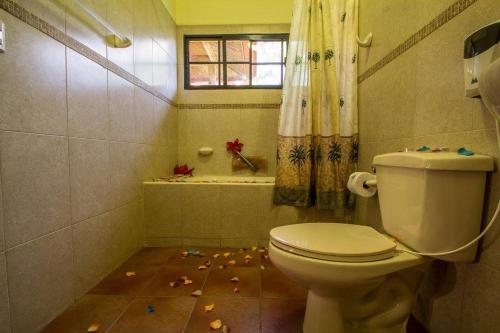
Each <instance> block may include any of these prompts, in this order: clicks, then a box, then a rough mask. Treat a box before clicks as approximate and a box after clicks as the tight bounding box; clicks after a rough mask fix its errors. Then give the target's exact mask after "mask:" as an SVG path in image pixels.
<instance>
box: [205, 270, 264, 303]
mask: <svg viewBox="0 0 500 333" xmlns="http://www.w3.org/2000/svg"><path fill="white" fill-rule="evenodd" d="M233 277H238V278H239V279H240V281H239V282H231V278H233ZM234 288H238V289H239V291H240V292H239V293H235V292H234ZM203 294H204V295H217V296H236V297H238V296H246V297H259V296H260V268H258V267H228V268H226V269H219V268H217V267H213V268H212V270H211V271H210V272H209V274H208V278H207V282H206V284H205V287H204V288H203Z"/></svg>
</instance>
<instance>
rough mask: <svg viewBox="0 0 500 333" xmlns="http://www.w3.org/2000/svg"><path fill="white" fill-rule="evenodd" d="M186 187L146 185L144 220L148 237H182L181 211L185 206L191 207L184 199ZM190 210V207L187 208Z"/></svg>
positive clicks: (178, 185) (177, 185)
mask: <svg viewBox="0 0 500 333" xmlns="http://www.w3.org/2000/svg"><path fill="white" fill-rule="evenodd" d="M184 188H185V186H184V185H180V184H175V185H173V186H161V185H160V186H156V185H145V187H144V218H145V227H146V237H147V238H149V239H151V238H158V237H162V238H172V237H174V238H175V237H181V236H182V217H181V210H182V208H181V207H182V206H183V205H186V206H188V205H191V204H192V203H191V202H190V200H188V201H184V200H183V201H181V200H182V199H183V194H182V193H183V189H184ZM186 208H188V207H186Z"/></svg>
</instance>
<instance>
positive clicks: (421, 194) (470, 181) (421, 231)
mask: <svg viewBox="0 0 500 333" xmlns="http://www.w3.org/2000/svg"><path fill="white" fill-rule="evenodd" d="M373 164H374V165H375V166H376V168H377V187H378V195H379V201H380V211H381V215H382V224H383V226H384V228H385V231H386V232H387V233H388V234H390V235H391V236H393V237H394V238H396V239H397V240H399V241H400V242H402V243H403V244H405V245H407V246H409V247H411V248H412V249H414V250H415V251H418V252H444V251H450V250H454V249H456V248H459V247H461V246H462V245H464V244H466V243H468V242H470V241H471V240H472V239H474V238H475V237H476V236H477V235H478V234H479V232H480V227H481V217H482V211H483V199H484V192H485V181H486V172H487V171H492V170H493V159H492V158H491V157H489V156H484V155H472V156H462V155H458V154H457V153H451V152H404V153H390V154H384V155H378V156H375V158H374V160H373ZM476 248H477V246H471V247H470V248H469V249H467V250H464V251H462V252H459V253H456V254H453V255H447V256H441V257H437V258H439V259H442V260H446V261H472V260H474V258H475V254H476Z"/></svg>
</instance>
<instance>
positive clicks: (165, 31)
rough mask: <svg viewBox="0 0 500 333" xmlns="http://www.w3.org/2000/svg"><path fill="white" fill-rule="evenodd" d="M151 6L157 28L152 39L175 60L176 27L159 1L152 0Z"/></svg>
mask: <svg viewBox="0 0 500 333" xmlns="http://www.w3.org/2000/svg"><path fill="white" fill-rule="evenodd" d="M152 5H153V11H154V13H155V14H156V17H157V18H158V26H157V27H156V30H155V31H154V33H153V36H152V37H153V39H154V40H155V41H156V42H157V43H158V44H159V45H160V46H161V47H162V48H163V49H164V50H165V51H167V53H168V54H169V55H170V56H171V57H173V58H176V57H177V53H176V50H175V48H176V36H177V26H176V25H175V21H174V19H173V18H172V17H171V16H170V13H169V12H168V10H167V9H166V8H165V6H164V5H163V4H162V1H161V0H153V1H152Z"/></svg>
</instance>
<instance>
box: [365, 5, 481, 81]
mask: <svg viewBox="0 0 500 333" xmlns="http://www.w3.org/2000/svg"><path fill="white" fill-rule="evenodd" d="M476 1H477V0H458V1H457V2H455V3H454V4H452V5H451V6H450V7H448V8H446V9H445V10H444V11H443V12H441V13H440V14H439V15H438V16H436V17H435V18H434V19H433V20H432V21H430V22H429V23H427V24H426V25H425V26H424V27H423V28H422V29H420V30H419V31H417V32H416V33H414V34H413V35H412V36H410V37H409V38H408V39H407V40H405V41H404V42H403V43H401V44H399V45H398V46H397V47H396V48H395V49H394V50H392V51H391V52H389V53H388V54H387V55H386V56H385V57H383V58H382V59H381V60H380V61H378V62H377V63H375V64H374V65H373V66H371V67H370V68H368V69H367V70H366V71H365V72H364V73H363V74H360V75H359V76H358V83H361V82H363V81H365V80H366V79H368V78H369V77H370V76H372V75H373V74H375V73H376V72H377V71H379V70H380V69H382V68H383V67H384V66H385V65H387V64H388V63H390V62H391V61H393V60H394V59H396V58H397V57H399V56H400V55H402V54H403V53H405V52H406V51H408V50H409V49H410V48H412V47H413V46H415V45H416V44H418V43H419V42H420V41H421V40H423V39H424V38H425V37H427V36H429V35H430V34H432V33H433V32H434V31H436V30H437V29H439V28H440V27H441V26H442V25H444V24H445V23H447V22H448V21H450V20H451V19H452V18H454V17H455V16H457V15H458V14H460V13H461V12H463V11H464V10H465V9H467V8H468V7H469V6H470V5H472V4H473V3H475V2H476Z"/></svg>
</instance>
